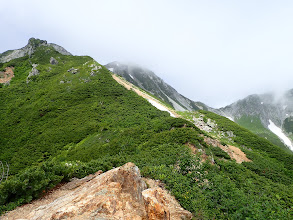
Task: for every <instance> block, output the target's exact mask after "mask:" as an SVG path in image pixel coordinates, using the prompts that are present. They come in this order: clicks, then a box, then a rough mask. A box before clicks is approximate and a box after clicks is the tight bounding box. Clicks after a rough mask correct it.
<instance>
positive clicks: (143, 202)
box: [1, 163, 192, 220]
mask: <svg viewBox="0 0 293 220" xmlns="http://www.w3.org/2000/svg"><path fill="white" fill-rule="evenodd" d="M101 173H102V172H101V171H99V172H97V173H96V174H95V175H90V176H88V177H85V178H83V179H75V180H73V181H71V182H69V183H67V184H65V185H63V186H61V187H60V188H59V189H55V190H53V191H52V192H51V193H49V194H47V195H46V196H45V197H43V198H41V199H39V200H36V201H33V202H32V203H30V204H26V205H24V206H22V207H18V208H16V209H15V210H13V211H11V212H9V213H7V214H6V215H4V216H2V217H1V220H2V219H3V220H4V219H5V220H6V219H23V220H24V219H30V220H40V219H128V220H135V219H153V220H155V219H164V220H165V219H166V220H167V219H175V220H176V219H178V220H179V219H191V218H192V214H191V213H190V212H188V211H186V210H184V209H183V208H182V207H181V206H180V205H179V203H178V202H177V201H176V200H175V198H174V197H173V196H171V195H170V194H169V193H168V192H167V191H166V190H165V189H163V188H161V185H160V184H154V183H156V181H154V180H147V179H143V178H142V177H141V175H140V171H139V169H138V167H137V166H135V165H134V164H133V163H127V164H125V165H124V166H121V167H118V168H115V169H112V170H110V171H108V172H106V173H102V174H101ZM146 181H149V183H148V185H149V186H151V188H147V184H146Z"/></svg>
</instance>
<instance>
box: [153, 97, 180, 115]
mask: <svg viewBox="0 0 293 220" xmlns="http://www.w3.org/2000/svg"><path fill="white" fill-rule="evenodd" d="M148 101H149V103H151V104H152V105H153V106H155V107H156V108H157V109H159V110H161V111H165V112H169V114H170V115H171V116H172V117H174V118H175V115H174V114H173V113H172V112H170V111H169V110H168V109H167V108H166V107H165V106H163V105H161V104H160V103H158V102H155V101H154V100H151V99H148Z"/></svg>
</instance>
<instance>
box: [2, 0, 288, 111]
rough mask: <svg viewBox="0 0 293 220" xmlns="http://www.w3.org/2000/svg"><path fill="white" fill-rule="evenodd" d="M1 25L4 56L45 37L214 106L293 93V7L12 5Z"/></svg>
mask: <svg viewBox="0 0 293 220" xmlns="http://www.w3.org/2000/svg"><path fill="white" fill-rule="evenodd" d="M0 24H1V30H2V31H1V35H0V42H1V43H0V53H1V52H4V51H6V50H9V49H17V48H21V47H23V46H25V45H26V44H27V41H28V39H29V38H30V37H35V38H40V39H43V40H47V41H48V42H49V43H56V44H59V45H61V46H63V47H64V48H65V49H67V50H68V51H70V52H71V53H73V54H75V55H89V56H91V57H93V58H94V59H95V60H97V61H98V62H99V63H101V64H107V63H109V62H112V61H125V62H134V63H137V64H139V65H142V66H143V67H146V68H149V69H151V70H152V71H154V72H155V73H156V74H157V75H158V76H159V77H161V78H162V79H163V80H164V81H166V82H167V83H169V84H170V85H171V86H173V87H174V88H175V89H176V90H177V91H178V92H180V93H181V94H183V95H184V96H186V97H188V98H190V99H192V100H194V101H202V102H204V103H206V104H208V105H210V106H212V107H221V106H224V105H226V104H230V103H231V102H233V101H236V100H238V99H240V98H244V97H245V96H247V95H250V94H253V93H264V92H268V91H272V90H275V91H283V90H286V89H290V88H293V1H292V0H288V1H283V0H278V1H277V0H242V1H240V0H238V1H235V0H230V1H228V0H221V1H219V0H201V1H199V0H62V1H61V0H50V1H40V0H35V1H34V0H25V1H23V0H9V1H1V4H0Z"/></svg>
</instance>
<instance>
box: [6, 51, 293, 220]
mask: <svg viewBox="0 0 293 220" xmlns="http://www.w3.org/2000/svg"><path fill="white" fill-rule="evenodd" d="M51 57H54V59H55V60H57V61H58V64H50V59H51ZM32 64H38V66H37V67H36V69H37V70H38V72H39V75H35V76H32V77H30V78H29V79H27V76H28V75H29V73H30V71H31V70H32ZM0 65H1V68H5V67H7V66H13V67H14V68H15V69H14V70H15V77H14V78H13V79H12V81H11V83H10V85H3V86H2V87H1V88H0V103H1V108H0V135H1V139H0V141H1V143H0V161H3V162H4V163H5V162H7V163H8V164H9V166H10V171H9V174H10V176H9V177H8V179H7V180H5V179H4V180H2V182H1V184H0V213H2V212H4V211H6V210H10V209H13V208H15V207H16V206H18V205H21V204H23V203H27V202H30V201H31V200H32V199H34V198H38V197H39V196H41V195H42V194H43V193H44V192H45V191H46V190H49V189H51V188H52V187H54V186H55V185H56V184H58V183H60V182H62V181H68V180H69V179H70V178H72V177H83V176H85V175H88V174H90V173H94V172H96V171H97V170H100V169H102V170H103V171H107V170H109V169H111V168H112V167H116V166H120V165H122V164H124V163H126V162H129V161H131V162H134V163H135V164H136V165H138V167H139V168H140V169H141V172H142V174H143V175H144V176H147V177H151V178H155V179H160V180H161V181H163V182H164V183H165V184H166V188H167V189H169V190H170V191H171V192H172V194H173V195H175V197H176V198H177V199H178V201H179V202H180V204H181V205H182V206H183V207H184V208H186V209H188V210H189V211H191V212H192V213H193V214H194V216H195V219H290V218H291V219H292V217H293V213H292V207H293V187H292V183H293V176H292V170H293V167H292V161H293V160H292V159H293V158H292V155H289V154H287V153H286V152H284V151H280V150H279V148H278V147H277V146H275V145H272V144H271V143H270V142H268V141H266V140H265V139H262V138H259V137H258V136H256V135H253V134H252V133H251V132H249V131H248V130H246V129H244V128H241V127H240V126H238V125H237V124H235V123H233V122H232V121H230V120H228V119H225V118H223V117H220V116H218V115H216V114H213V113H209V112H202V114H205V115H206V116H205V117H206V118H212V119H213V120H216V121H217V124H218V127H219V128H220V129H223V130H225V131H233V133H234V134H235V135H236V137H234V139H233V140H231V144H232V143H233V144H235V146H238V147H240V148H241V149H242V150H243V151H244V152H245V153H246V154H247V156H248V157H249V159H251V160H252V162H244V163H242V164H238V163H236V162H235V161H234V160H232V159H231V158H230V157H229V156H228V155H227V154H226V153H225V152H224V151H222V150H221V149H220V148H217V147H213V146H211V145H208V144H207V143H206V142H205V141H204V137H212V135H211V134H208V133H205V132H203V131H201V130H199V129H198V128H197V127H196V126H195V125H194V124H192V123H191V122H189V121H186V120H184V119H181V118H172V117H170V116H169V113H167V112H161V111H159V110H157V109H156V108H155V107H153V106H152V105H151V104H150V103H149V102H148V101H147V100H145V99H143V98H141V97H139V96H137V95H136V94H135V93H134V92H133V91H128V90H127V89H125V88H124V87H123V86H121V85H119V84H118V83H116V81H114V80H113V78H112V77H111V73H110V72H109V71H108V70H107V69H106V68H104V67H103V66H101V65H99V64H98V63H97V62H95V61H94V60H93V59H92V58H90V57H78V56H65V55H62V54H60V53H58V52H56V51H55V50H54V49H53V48H52V47H50V46H40V47H38V49H37V50H36V51H35V53H34V54H33V55H32V56H31V57H28V56H26V57H22V58H18V59H15V60H12V61H10V62H8V63H5V64H0ZM34 66H35V65H34ZM191 149H193V150H194V149H195V151H194V152H196V154H193V153H192V151H191Z"/></svg>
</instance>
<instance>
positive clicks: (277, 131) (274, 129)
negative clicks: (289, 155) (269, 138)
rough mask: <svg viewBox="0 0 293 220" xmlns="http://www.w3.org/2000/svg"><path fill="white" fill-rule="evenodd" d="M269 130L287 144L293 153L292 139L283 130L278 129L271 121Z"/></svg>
mask: <svg viewBox="0 0 293 220" xmlns="http://www.w3.org/2000/svg"><path fill="white" fill-rule="evenodd" d="M269 123H270V124H269V126H268V127H269V129H270V130H271V132H273V133H274V134H275V135H277V136H278V137H279V138H280V139H281V140H282V141H283V142H284V144H286V145H287V146H288V147H289V149H290V150H291V151H293V146H292V142H291V141H290V139H289V138H288V137H287V136H286V135H285V134H284V133H283V131H282V129H281V128H279V127H277V126H276V125H275V124H274V122H272V121H271V120H269Z"/></svg>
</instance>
